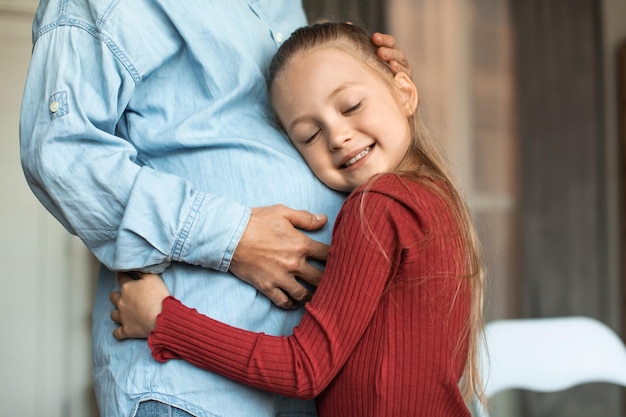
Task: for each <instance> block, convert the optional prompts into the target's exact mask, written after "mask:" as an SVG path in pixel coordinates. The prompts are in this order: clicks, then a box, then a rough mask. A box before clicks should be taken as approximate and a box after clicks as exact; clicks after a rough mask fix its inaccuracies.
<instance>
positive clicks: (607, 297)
mask: <svg viewBox="0 0 626 417" xmlns="http://www.w3.org/2000/svg"><path fill="white" fill-rule="evenodd" d="M600 6H601V1H600V0H523V1H515V0H512V1H510V7H511V18H512V24H513V27H514V29H513V30H514V42H513V43H514V45H515V46H514V48H515V61H516V63H515V65H516V66H515V68H516V96H517V103H516V104H517V115H518V119H517V126H518V128H517V129H518V130H517V133H518V142H519V146H520V149H519V152H520V156H521V161H520V167H521V172H520V175H521V218H520V229H521V234H522V239H521V240H522V241H521V248H522V254H521V255H522V271H521V273H522V282H523V284H522V285H523V286H524V290H525V291H524V294H523V297H524V309H525V313H526V315H527V316H529V317H550V316H560V315H578V314H580V315H587V316H592V317H595V318H598V319H600V320H601V321H603V322H605V323H608V322H610V320H611V317H612V312H614V311H615V309H617V308H619V305H618V303H619V297H616V295H615V294H611V292H610V283H609V277H608V274H607V255H606V254H607V237H608V231H607V227H608V225H607V223H606V221H605V217H606V216H605V210H606V186H605V183H606V181H605V163H604V158H605V154H604V149H605V143H604V132H603V120H604V116H603V109H602V103H603V97H602V96H603V94H602V91H603V90H602V86H603V84H602V78H601V77H602V65H601V63H602V53H601V51H602V44H601V35H600V31H601V19H600V16H601V13H600ZM581 360H584V358H581ZM572 366H576V364H572ZM522 404H523V408H524V410H523V415H524V416H534V417H560V416H563V417H576V416H580V417H583V416H584V417H588V416H604V417H606V416H618V415H623V414H622V407H621V390H620V389H619V388H616V387H612V386H608V385H604V384H591V385H584V386H580V387H576V388H574V389H571V390H568V391H565V392H563V393H558V394H533V393H525V394H524V398H523V401H522Z"/></svg>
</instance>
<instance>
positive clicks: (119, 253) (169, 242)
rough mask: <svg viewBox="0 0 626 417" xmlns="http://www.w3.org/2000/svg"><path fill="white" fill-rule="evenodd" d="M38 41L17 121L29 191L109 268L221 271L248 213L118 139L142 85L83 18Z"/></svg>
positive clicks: (127, 62) (48, 31) (118, 50)
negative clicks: (150, 162)
mask: <svg viewBox="0 0 626 417" xmlns="http://www.w3.org/2000/svg"><path fill="white" fill-rule="evenodd" d="M42 30H43V29H42ZM39 35H40V36H39V37H38V38H37V41H36V43H35V46H34V49H33V54H32V59H31V66H30V69H29V72H28V75H27V82H26V88H25V93H24V98H23V104H22V110H21V120H20V152H21V161H22V166H23V169H24V173H25V176H26V179H27V181H28V183H29V185H30V187H31V188H32V190H33V192H34V194H35V195H36V196H37V197H38V198H39V200H40V201H41V202H42V203H43V205H44V206H45V207H46V208H47V209H48V210H49V211H50V212H51V213H52V214H53V215H54V216H55V217H56V218H57V219H58V220H59V221H60V222H61V223H62V224H63V226H64V227H65V228H66V229H67V230H68V231H69V232H70V233H73V234H76V235H78V236H79V237H80V238H81V239H82V240H83V242H84V243H85V244H86V245H87V246H88V247H89V249H90V250H91V251H92V252H93V253H94V254H95V255H96V257H97V258H98V259H99V260H100V261H101V262H102V263H103V264H104V265H105V266H106V267H108V268H109V269H112V270H129V269H143V270H145V271H149V272H155V273H159V272H162V270H163V269H164V268H165V267H167V266H168V265H169V264H170V262H172V261H179V262H185V263H190V264H194V265H201V266H203V267H209V268H214V269H219V270H222V271H225V270H226V269H227V268H228V264H229V262H230V256H231V255H232V252H234V249H235V247H236V244H237V243H238V241H239V238H240V237H241V234H242V233H243V230H244V229H245V225H246V223H247V220H248V218H249V214H250V209H249V208H248V207H245V206H243V205H241V204H239V203H238V202H236V201H232V200H231V199H227V198H221V197H219V196H214V195H210V194H207V193H204V192H201V191H198V190H197V189H195V188H194V186H193V184H191V183H190V182H189V181H186V180H185V179H183V178H180V177H178V176H175V175H170V174H166V173H163V172H159V171H157V170H154V169H151V168H149V167H148V166H145V165H143V164H141V163H140V161H139V159H138V156H137V152H136V149H135V148H134V146H133V145H132V143H131V142H130V141H128V140H126V139H124V138H121V137H119V136H117V135H116V129H117V128H118V126H117V124H118V123H119V121H120V119H121V117H122V115H123V112H124V111H125V108H126V106H127V104H128V102H129V100H130V98H131V97H132V94H133V91H134V90H135V88H136V85H137V83H139V82H140V81H141V77H140V75H139V74H138V72H137V70H136V68H134V67H133V63H132V61H131V60H129V59H128V57H126V56H124V51H123V49H122V48H119V47H118V46H117V45H115V44H113V43H112V41H111V40H110V39H107V38H106V37H105V36H104V35H103V34H101V33H97V32H96V31H95V30H94V29H93V28H91V29H90V28H89V27H86V26H85V24H83V23H81V22H74V23H72V24H70V23H68V24H67V25H65V26H59V27H55V28H53V29H50V28H45V31H44V32H43V33H41V34H39Z"/></svg>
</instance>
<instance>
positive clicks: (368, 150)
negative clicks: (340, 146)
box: [343, 146, 372, 168]
mask: <svg viewBox="0 0 626 417" xmlns="http://www.w3.org/2000/svg"><path fill="white" fill-rule="evenodd" d="M371 149H372V147H371V146H368V147H367V148H365V149H363V150H362V151H361V152H360V153H359V154H358V155H355V156H354V157H353V158H351V159H350V160H349V161H348V162H346V163H345V164H343V166H344V168H348V167H349V166H351V165H354V163H355V162H356V161H358V160H359V159H361V158H363V157H364V156H365V155H367V154H368V153H369V152H370V150H371Z"/></svg>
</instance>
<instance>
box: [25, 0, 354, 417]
mask: <svg viewBox="0 0 626 417" xmlns="http://www.w3.org/2000/svg"><path fill="white" fill-rule="evenodd" d="M303 24H305V16H304V13H303V11H302V7H301V4H300V1H297V0H256V1H254V0H248V1H245V0H228V1H226V0H215V1H210V0H184V1H183V0H181V1H176V0H125V1H122V0H89V1H87V0H83V1H79V0H47V1H46V0H43V1H42V3H41V5H40V7H39V10H38V11H37V15H36V17H35V21H34V24H33V40H34V49H33V55H32V62H31V66H30V69H29V73H28V78H27V84H26V89H25V94H24V101H23V106H22V118H21V123H20V137H21V139H20V140H21V155H22V163H23V167H24V172H25V175H26V178H27V180H28V182H29V184H30V185H31V187H32V189H33V191H34V193H35V194H36V195H37V197H38V198H39V199H40V200H41V202H42V203H43V204H44V205H45V206H46V208H47V209H48V210H49V211H50V212H51V213H52V214H53V215H54V216H55V217H56V218H57V219H58V220H59V221H60V222H61V223H62V224H63V225H64V226H65V227H66V228H67V230H68V231H70V232H71V233H74V234H76V235H78V236H79V237H80V238H81V239H82V240H83V241H84V242H85V244H86V245H87V246H88V247H89V249H90V250H91V251H92V252H93V253H94V254H95V255H96V256H97V258H98V259H99V260H100V262H101V263H102V265H103V267H102V268H101V271H100V276H99V280H98V291H97V298H96V301H95V308H94V317H93V326H94V327H93V343H94V378H95V386H96V391H97V394H98V402H99V406H100V409H101V415H102V417H110V416H132V415H133V414H134V412H135V410H136V407H137V403H138V402H139V401H141V400H145V399H155V400H160V401H163V402H166V403H169V404H172V405H174V406H177V407H180V408H183V409H184V410H186V411H188V412H190V413H192V414H195V415H197V416H225V417H237V416H241V417H253V416H273V415H280V414H279V412H280V411H281V410H290V409H296V408H302V409H304V410H311V403H310V402H306V403H299V402H292V401H283V400H281V399H280V398H279V397H277V396H274V395H271V394H267V393H263V392H260V391H258V390H255V389H251V388H248V387H245V386H242V385H239V384H237V383H234V382H231V381H229V380H226V379H224V378H222V377H219V376H216V375H213V374H210V373H208V372H205V371H202V370H199V369H197V368H195V367H193V366H191V365H189V364H187V363H185V362H184V361H180V360H176V361H170V362H168V363H166V364H160V363H157V362H156V361H155V360H153V359H152V358H151V356H150V351H149V349H148V347H147V345H146V342H145V341H144V340H132V341H124V342H117V341H115V339H114V338H113V336H112V334H111V333H112V331H113V329H114V327H115V326H114V323H113V322H112V321H111V320H110V318H109V314H110V311H111V308H112V306H111V304H110V303H109V301H108V294H109V292H110V291H111V290H113V289H114V288H115V285H116V284H115V276H114V274H113V273H112V272H110V270H131V269H141V270H144V271H153V272H157V273H162V274H163V278H164V280H165V281H166V283H167V285H168V287H169V289H170V290H171V291H172V293H173V294H174V295H175V296H176V297H178V298H179V299H181V300H182V301H183V302H184V303H185V304H187V305H189V306H191V307H194V308H197V309H198V310H199V311H200V312H202V313H204V314H208V315H210V316H212V317H214V318H216V319H218V320H222V321H224V322H227V323H230V324H233V325H235V326H238V327H243V328H247V329H251V330H256V331H263V332H266V333H269V334H287V333H289V332H290V331H291V329H292V327H293V326H294V325H296V324H297V322H298V320H299V318H300V315H301V312H300V311H297V312H286V311H283V310H281V309H279V308H277V307H275V306H273V304H272V303H271V302H270V301H269V300H268V299H267V298H265V297H264V296H263V295H262V294H260V293H258V292H257V291H256V290H255V289H254V288H253V287H251V286H249V285H248V284H246V283H244V282H242V281H240V280H239V279H237V278H235V277H234V276H232V275H230V274H229V273H227V272H226V271H227V269H228V266H229V263H230V260H231V256H232V253H233V251H234V249H235V247H236V245H237V243H238V241H239V239H240V237H241V234H242V232H243V230H244V228H245V226H246V224H247V221H248V218H249V215H250V208H251V207H256V206H265V205H271V204H276V203H282V204H285V205H287V206H289V207H292V208H296V209H306V210H310V211H311V212H314V213H326V214H327V215H329V217H330V218H331V219H333V218H334V217H335V215H336V213H337V211H338V210H339V207H340V204H341V202H342V201H343V197H344V196H343V195H341V194H339V193H335V192H332V191H330V190H328V189H327V188H325V187H324V186H323V185H322V184H321V183H320V182H319V181H318V180H316V179H315V177H314V176H313V175H312V174H311V172H310V171H309V169H308V167H307V166H306V165H305V164H304V162H303V160H302V159H301V158H300V156H299V155H298V153H297V152H296V151H295V150H294V148H293V147H292V146H291V144H290V143H289V141H288V139H287V138H286V137H285V136H284V134H283V133H281V132H280V131H279V130H278V129H277V127H276V126H275V125H274V124H273V122H272V120H273V117H272V114H271V111H270V109H269V99H268V94H267V91H266V84H265V76H266V73H267V68H268V64H269V61H270V59H271V57H272V55H273V54H274V52H275V51H276V49H277V47H278V45H279V44H280V42H281V41H282V40H284V39H285V38H286V37H288V36H289V34H290V33H291V32H292V31H293V30H294V29H295V28H296V27H298V26H301V25H303ZM331 226H332V222H331V223H329V225H327V226H326V227H325V228H324V229H323V230H322V231H320V232H316V233H313V234H312V236H313V237H314V238H316V239H317V240H321V241H326V242H328V241H329V240H330V232H331ZM35 261H36V260H35ZM85 279H89V278H88V277H85ZM290 415H299V414H290Z"/></svg>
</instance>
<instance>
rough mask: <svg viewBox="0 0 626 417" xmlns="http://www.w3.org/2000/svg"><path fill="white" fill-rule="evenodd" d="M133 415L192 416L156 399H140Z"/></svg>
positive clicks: (138, 416) (143, 416)
mask: <svg viewBox="0 0 626 417" xmlns="http://www.w3.org/2000/svg"><path fill="white" fill-rule="evenodd" d="M135 417H194V416H193V415H191V414H189V413H188V412H186V411H183V410H181V409H180V408H176V407H172V406H171V405H169V404H164V403H161V402H158V401H153V400H149V401H142V402H141V403H139V408H138V409H137V414H135Z"/></svg>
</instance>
